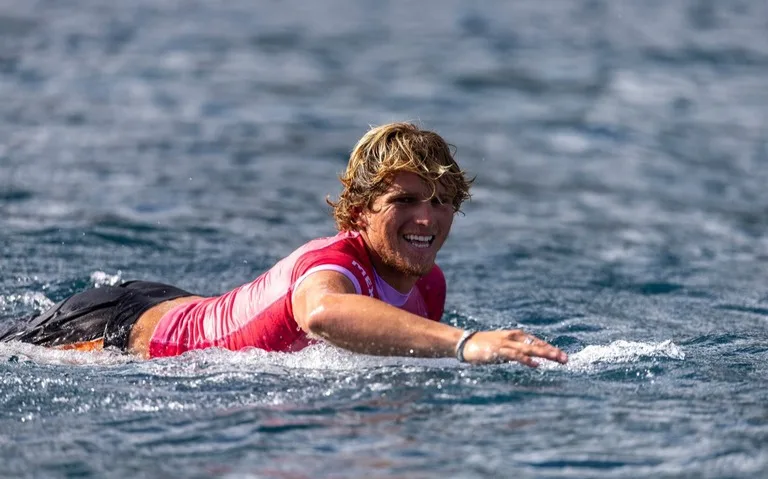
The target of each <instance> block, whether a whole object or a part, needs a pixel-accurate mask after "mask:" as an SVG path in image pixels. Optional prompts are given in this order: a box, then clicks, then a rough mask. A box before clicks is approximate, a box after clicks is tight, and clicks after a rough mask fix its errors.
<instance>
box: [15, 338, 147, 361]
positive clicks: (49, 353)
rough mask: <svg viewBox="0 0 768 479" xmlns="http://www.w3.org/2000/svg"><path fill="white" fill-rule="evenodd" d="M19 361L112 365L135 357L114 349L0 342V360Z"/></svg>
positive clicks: (132, 359) (134, 359)
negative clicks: (89, 349) (52, 346)
mask: <svg viewBox="0 0 768 479" xmlns="http://www.w3.org/2000/svg"><path fill="white" fill-rule="evenodd" d="M14 357H15V358H16V359H17V360H19V361H32V362H34V363H38V364H66V365H101V366H112V365H118V364H126V363H129V362H131V361H136V360H137V359H136V358H135V357H133V356H130V355H126V354H120V353H118V352H115V351H89V352H86V351H73V350H61V349H54V348H46V347H43V346H35V345H34V344H28V343H20V342H18V341H11V342H8V343H0V361H9V360H11V358H14Z"/></svg>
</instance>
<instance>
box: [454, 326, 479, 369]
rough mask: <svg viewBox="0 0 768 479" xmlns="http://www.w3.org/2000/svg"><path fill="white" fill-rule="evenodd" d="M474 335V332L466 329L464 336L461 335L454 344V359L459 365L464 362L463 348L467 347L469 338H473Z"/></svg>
mask: <svg viewBox="0 0 768 479" xmlns="http://www.w3.org/2000/svg"><path fill="white" fill-rule="evenodd" d="M475 333H477V331H476V330H474V329H467V330H466V331H464V334H462V335H461V338H460V339H459V342H458V343H456V359H458V360H459V362H460V363H463V362H466V361H465V360H464V346H466V345H467V341H469V338H471V337H472V336H474V335H475Z"/></svg>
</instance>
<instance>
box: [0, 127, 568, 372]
mask: <svg viewBox="0 0 768 479" xmlns="http://www.w3.org/2000/svg"><path fill="white" fill-rule="evenodd" d="M340 179H341V182H342V184H343V191H342V193H341V195H340V197H339V201H338V202H336V203H333V202H330V201H329V204H331V206H333V208H334V217H335V219H336V226H337V228H338V229H339V231H340V232H339V233H338V234H337V235H336V236H334V237H331V238H320V239H316V240H312V241H310V242H309V243H307V244H305V245H303V246H301V247H300V248H299V249H297V250H296V251H294V252H293V253H292V254H290V255H289V256H287V257H286V258H284V259H282V260H281V261H279V262H278V263H277V264H276V265H275V266H273V267H272V268H271V269H270V270H269V271H267V272H265V273H264V274H262V275H261V276H259V277H258V278H256V279H255V280H254V281H253V282H251V283H248V284H245V285H242V286H240V287H238V288H235V289H234V290H232V291H229V292H228V293H225V294H223V295H221V296H217V297H209V298H206V297H201V296H195V295H192V294H191V293H188V292H186V291H183V290H180V289H178V288H175V287H173V286H168V285H163V284H159V283H149V282H143V281H133V282H128V283H124V284H123V285H121V286H119V287H103V288H98V289H92V290H89V291H85V292H83V293H79V294H76V295H74V296H72V297H70V298H69V299H67V300H65V301H62V302H61V303H59V304H57V305H55V306H54V307H52V308H51V309H50V310H49V311H47V312H46V313H44V314H43V315H41V316H39V317H38V318H35V319H33V320H32V321H30V322H29V324H27V325H25V326H23V327H22V329H21V330H18V331H9V332H7V333H5V334H4V335H3V336H2V337H0V339H2V340H6V341H8V340H20V341H26V342H32V343H35V344H41V345H45V346H53V347H60V348H68V349H78V350H88V349H100V348H103V347H105V346H113V347H117V348H119V349H121V350H124V351H129V352H131V353H133V354H136V355H139V356H141V357H144V358H155V357H161V356H172V355H177V354H181V353H183V352H184V351H188V350H191V349H201V348H208V347H223V348H227V349H231V350H238V349H242V348H245V347H257V348H261V349H264V350H267V351H296V350H299V349H302V348H303V347H305V346H307V345H308V344H310V343H311V342H313V341H317V340H319V339H322V340H325V341H327V342H329V343H331V344H334V345H336V346H339V347H341V348H344V349H348V350H350V351H354V352H358V353H364V354H374V355H392V356H419V357H449V356H455V357H457V359H459V361H466V362H470V363H477V364H479V363H493V362H504V361H517V362H520V363H522V364H525V365H527V366H532V367H535V366H536V365H537V361H536V358H545V359H548V360H552V361H557V362H560V363H565V362H566V361H567V356H566V355H565V353H564V352H562V351H561V350H559V349H557V348H555V347H554V346H552V345H550V344H548V343H546V342H544V341H542V340H540V339H537V338H534V337H533V336H530V335H527V334H525V333H524V332H522V331H520V330H504V331H481V332H476V331H471V330H470V331H463V330H461V329H459V328H455V327H452V326H449V325H446V324H442V323H440V322H439V321H440V319H441V317H442V315H443V308H444V305H445V290H446V286H445V278H444V276H443V273H442V271H441V270H440V268H439V267H438V266H437V265H436V264H435V257H436V255H437V252H438V251H439V250H440V248H441V247H442V245H443V243H444V242H445V240H446V238H447V237H448V233H449V232H450V229H451V224H452V223H453V217H454V215H455V214H456V213H457V212H458V211H459V208H460V206H461V204H462V202H463V201H465V200H466V199H468V198H469V187H470V184H471V180H469V179H467V177H466V174H465V173H464V172H463V171H462V170H461V169H460V168H459V166H458V164H457V163H456V161H455V160H454V158H453V156H452V154H451V151H450V148H449V146H448V144H447V143H446V142H445V141H444V140H443V139H442V138H441V137H440V136H439V135H437V134H436V133H433V132H430V131H425V130H421V129H419V128H418V127H416V126H415V125H412V124H408V123H393V124H389V125H384V126H380V127H377V128H373V129H371V130H370V131H369V132H368V133H367V134H366V135H364V136H363V138H361V139H360V141H359V142H358V144H357V145H356V146H355V148H354V150H353V151H352V154H351V155H350V160H349V164H348V166H347V169H346V171H345V172H344V174H343V175H342V176H341V178H340Z"/></svg>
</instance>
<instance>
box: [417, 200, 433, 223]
mask: <svg viewBox="0 0 768 479" xmlns="http://www.w3.org/2000/svg"><path fill="white" fill-rule="evenodd" d="M415 221H416V223H417V224H420V225H424V226H431V225H432V224H433V223H434V222H435V206H434V205H433V204H432V202H431V201H429V200H425V201H421V202H419V207H418V208H417V209H416V218H415Z"/></svg>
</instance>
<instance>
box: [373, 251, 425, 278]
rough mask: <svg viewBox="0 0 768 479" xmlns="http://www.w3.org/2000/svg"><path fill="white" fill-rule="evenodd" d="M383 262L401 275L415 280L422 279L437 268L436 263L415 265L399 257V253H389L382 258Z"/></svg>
mask: <svg viewBox="0 0 768 479" xmlns="http://www.w3.org/2000/svg"><path fill="white" fill-rule="evenodd" d="M381 262H382V263H384V265H385V266H387V267H389V268H391V269H392V270H394V271H396V272H397V273H399V274H402V275H405V276H409V277H415V278H421V277H422V276H425V275H427V274H428V273H429V272H430V271H432V268H434V267H435V262H434V261H432V262H431V263H430V264H428V265H427V264H424V263H417V264H414V263H413V262H411V261H409V260H408V259H407V258H404V257H402V256H399V255H398V254H397V253H394V252H391V251H390V252H388V254H386V255H382V256H381Z"/></svg>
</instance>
